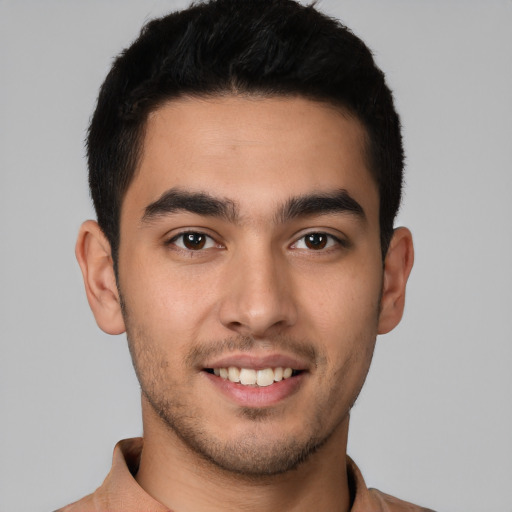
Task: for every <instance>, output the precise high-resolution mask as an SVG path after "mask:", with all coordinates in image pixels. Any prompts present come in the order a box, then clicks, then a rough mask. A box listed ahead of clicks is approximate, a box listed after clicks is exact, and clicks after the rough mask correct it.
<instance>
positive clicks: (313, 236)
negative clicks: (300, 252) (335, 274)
mask: <svg viewBox="0 0 512 512" xmlns="http://www.w3.org/2000/svg"><path fill="white" fill-rule="evenodd" d="M339 244H342V242H341V240H340V239H339V238H336V237H335V236H333V235H329V234H327V233H321V232H315V233H308V234H307V235H304V236H303V237H301V238H299V239H298V240H297V241H296V242H295V243H294V244H293V245H292V248H293V249H307V250H310V251H321V250H322V249H329V248H330V247H334V246H335V245H339ZM342 245H343V244H342Z"/></svg>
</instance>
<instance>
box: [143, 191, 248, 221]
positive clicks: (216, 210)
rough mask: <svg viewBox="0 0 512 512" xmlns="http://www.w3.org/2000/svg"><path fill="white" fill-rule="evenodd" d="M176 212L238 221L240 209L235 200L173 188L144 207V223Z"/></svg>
mask: <svg viewBox="0 0 512 512" xmlns="http://www.w3.org/2000/svg"><path fill="white" fill-rule="evenodd" d="M176 212H190V213H195V214H197V215H203V216H208V217H219V218H222V219H225V220H227V221H228V222H232V223H236V222H238V220H239V218H238V210H237V208H236V205H235V203H234V202H233V201H231V200H229V199H221V198H217V197H213V196H211V195H209V194H208V193H206V192H187V191H184V190H180V189H178V188H171V189H170V190H167V191H166V192H164V193H163V194H162V195H161V196H160V197H159V198H158V199H157V200H156V201H154V202H152V203H150V204H149V205H148V206H146V208H145V209H144V214H143V216H142V219H141V220H142V223H144V224H146V223H150V222H151V221H153V220H156V219H158V218H160V217H164V216H166V215H170V214H173V213H176Z"/></svg>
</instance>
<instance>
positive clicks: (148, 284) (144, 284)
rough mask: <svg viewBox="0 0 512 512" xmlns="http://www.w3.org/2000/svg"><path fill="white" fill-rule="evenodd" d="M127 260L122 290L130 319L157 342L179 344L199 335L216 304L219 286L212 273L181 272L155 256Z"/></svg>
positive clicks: (122, 275)
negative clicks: (213, 292)
mask: <svg viewBox="0 0 512 512" xmlns="http://www.w3.org/2000/svg"><path fill="white" fill-rule="evenodd" d="M125 263H126V264H125V266H124V268H123V270H124V272H123V274H121V272H120V276H121V277H125V279H121V291H122V294H123V298H124V301H125V304H126V309H127V312H128V313H129V322H130V323H131V324H132V325H133V326H137V328H138V330H144V332H146V333H147V334H148V336H147V337H150V338H151V341H152V342H153V343H158V342H159V340H161V342H162V343H168V342H169V340H172V342H173V345H174V346H175V344H179V343H180V341H181V340H182V341H183V342H184V343H185V342H186V340H187V339H190V338H191V337H194V336H197V334H198V331H199V329H200V327H201V325H203V324H204V322H205V321H206V319H207V318H208V317H209V315H210V312H211V310H212V307H213V305H214V304H215V297H213V295H212V290H215V289H216V286H215V285H214V283H211V282H208V276H205V275H196V274H194V273H193V272H190V271H189V270H187V271H186V272H185V271H182V272H180V270H179V269H176V268H172V269H171V266H170V265H169V264H168V263H166V262H165V261H155V260H154V259H153V260H152V261H150V262H145V261H143V258H135V257H133V258H131V259H129V258H126V260H125ZM120 270H121V269H120ZM210 316H211V315H210Z"/></svg>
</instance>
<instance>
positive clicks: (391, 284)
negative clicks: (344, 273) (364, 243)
mask: <svg viewBox="0 0 512 512" xmlns="http://www.w3.org/2000/svg"><path fill="white" fill-rule="evenodd" d="M413 263H414V247H413V243H412V235H411V232H410V231H409V230H408V229H407V228H397V229H395V231H394V233H393V238H392V239H391V243H390V244H389V249H388V252H387V254H386V259H385V261H384V281H383V285H382V297H381V305H380V316H379V326H378V333H379V334H386V333H387V332H389V331H391V330H392V329H394V328H395V327H396V326H397V325H398V323H399V322H400V320H401V319H402V315H403V312H404V306H405V287H406V285H407V279H408V278H409V274H410V273H411V269H412V265H413Z"/></svg>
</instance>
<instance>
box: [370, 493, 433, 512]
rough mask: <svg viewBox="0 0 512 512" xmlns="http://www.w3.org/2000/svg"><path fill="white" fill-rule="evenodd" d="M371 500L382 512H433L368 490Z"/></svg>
mask: <svg viewBox="0 0 512 512" xmlns="http://www.w3.org/2000/svg"><path fill="white" fill-rule="evenodd" d="M368 492H369V494H370V495H371V497H372V500H373V501H375V502H377V503H378V504H379V505H380V510H382V511H383V512H434V511H433V510H432V509H430V508H424V507H420V506H419V505H414V504H413V503H410V502H408V501H403V500H400V499H398V498H395V497H394V496H391V495H389V494H386V493H384V492H381V491H379V490H377V489H368Z"/></svg>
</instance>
